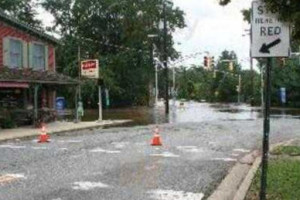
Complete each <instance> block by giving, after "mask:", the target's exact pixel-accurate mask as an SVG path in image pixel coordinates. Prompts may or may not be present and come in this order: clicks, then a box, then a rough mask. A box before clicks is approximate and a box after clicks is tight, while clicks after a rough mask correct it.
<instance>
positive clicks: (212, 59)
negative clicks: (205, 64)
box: [211, 56, 215, 68]
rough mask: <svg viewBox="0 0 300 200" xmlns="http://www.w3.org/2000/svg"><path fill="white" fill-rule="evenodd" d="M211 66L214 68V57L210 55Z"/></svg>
mask: <svg viewBox="0 0 300 200" xmlns="http://www.w3.org/2000/svg"><path fill="white" fill-rule="evenodd" d="M211 67H212V68H215V57H214V56H213V57H211Z"/></svg>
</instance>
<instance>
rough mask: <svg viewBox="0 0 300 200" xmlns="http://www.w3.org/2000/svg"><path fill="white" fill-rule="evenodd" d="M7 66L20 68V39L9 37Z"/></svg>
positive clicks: (21, 45) (21, 50)
mask: <svg viewBox="0 0 300 200" xmlns="http://www.w3.org/2000/svg"><path fill="white" fill-rule="evenodd" d="M9 46H10V48H9V63H10V64H9V67H10V68H21V67H22V66H23V43H22V41H21V40H16V39H9Z"/></svg>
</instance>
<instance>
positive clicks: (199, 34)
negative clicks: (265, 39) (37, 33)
mask: <svg viewBox="0 0 300 200" xmlns="http://www.w3.org/2000/svg"><path fill="white" fill-rule="evenodd" d="M173 2H174V4H175V6H178V7H180V9H182V10H183V11H184V12H185V13H186V16H185V17H186V23H187V28H185V29H184V30H178V31H177V32H176V33H175V40H176V49H177V50H179V51H180V52H182V55H183V56H186V55H190V54H193V53H196V52H205V51H209V52H210V54H211V55H212V56H215V57H216V58H218V57H219V56H220V54H221V52H222V51H223V50H225V49H227V50H233V51H235V52H236V53H237V54H238V57H239V61H240V62H242V64H243V67H244V69H248V68H249V40H250V38H249V36H243V34H246V32H245V29H249V25H248V24H247V23H246V22H244V21H243V16H242V14H241V10H242V9H244V8H250V6H251V2H252V1H251V0H234V1H233V2H232V3H231V4H229V5H228V6H226V7H221V6H220V5H219V4H218V0H173ZM39 18H41V19H42V20H43V22H44V24H47V25H49V24H51V22H52V20H53V18H52V17H51V15H49V14H47V13H45V12H41V14H40V16H39ZM177 43H180V45H178V44H177ZM203 56H204V55H203ZM203 56H199V57H197V58H195V59H190V60H188V61H186V62H185V63H184V64H202V63H203Z"/></svg>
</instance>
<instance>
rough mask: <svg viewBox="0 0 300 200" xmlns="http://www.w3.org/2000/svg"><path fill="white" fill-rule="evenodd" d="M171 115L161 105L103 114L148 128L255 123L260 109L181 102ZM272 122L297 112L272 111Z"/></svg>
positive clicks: (89, 117)
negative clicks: (175, 125)
mask: <svg viewBox="0 0 300 200" xmlns="http://www.w3.org/2000/svg"><path fill="white" fill-rule="evenodd" d="M170 108H171V109H170V114H169V116H166V115H165V113H164V105H163V102H160V103H159V105H157V106H155V107H154V108H148V107H131V108H120V109H106V110H104V111H103V116H104V119H105V120H108V119H112V120H113V119H131V120H133V122H132V123H130V124H128V126H134V125H151V124H165V123H171V124H173V123H185V122H205V121H215V120H222V121H239V120H255V119H259V118H262V117H263V114H262V112H261V109H260V108H259V107H250V106H249V105H247V104H241V105H237V104H209V103H197V102H184V105H183V106H182V105H180V102H179V101H177V102H176V103H175V104H174V103H173V102H172V101H171V102H170ZM271 114H272V115H271V117H272V118H299V119H300V109H285V108H273V109H272V112H271ZM97 118H98V110H86V115H85V117H84V118H83V121H94V120H97Z"/></svg>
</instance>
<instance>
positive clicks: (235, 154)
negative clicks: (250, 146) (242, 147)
mask: <svg viewBox="0 0 300 200" xmlns="http://www.w3.org/2000/svg"><path fill="white" fill-rule="evenodd" d="M231 156H233V157H238V156H239V154H237V153H232V154H231Z"/></svg>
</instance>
